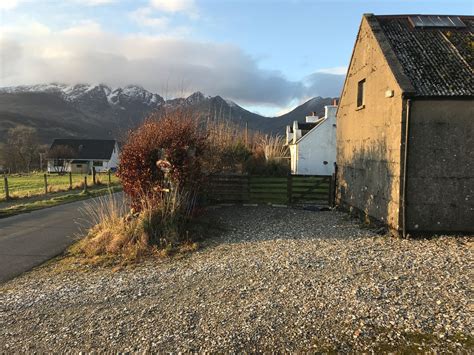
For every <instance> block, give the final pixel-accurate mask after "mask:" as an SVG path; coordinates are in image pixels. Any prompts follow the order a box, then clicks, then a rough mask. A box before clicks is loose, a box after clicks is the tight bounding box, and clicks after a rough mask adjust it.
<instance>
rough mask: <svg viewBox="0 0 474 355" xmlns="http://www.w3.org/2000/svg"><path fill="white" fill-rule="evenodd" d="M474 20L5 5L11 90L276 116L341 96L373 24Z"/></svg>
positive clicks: (405, 9)
mask: <svg viewBox="0 0 474 355" xmlns="http://www.w3.org/2000/svg"><path fill="white" fill-rule="evenodd" d="M364 13H374V14H403V13H404V14H408V13H409V14H414V13H422V14H456V15H461V14H462V15H472V14H473V13H474V1H471V0H469V1H465V0H463V1H460V0H446V1H437V0H397V1H391V0H376V1H361V0H344V1H342V0H333V1H318V0H313V1H309V0H306V1H304V0H286V1H283V0H253V1H251V0H0V87H3V86H13V85H29V84H40V83H51V82H58V83H66V84H75V83H89V84H96V83H105V84H107V85H109V86H111V87H118V86H125V85H130V84H137V85H141V86H143V87H144V88H145V89H147V90H150V91H153V92H156V93H158V94H160V95H162V96H163V97H165V98H173V97H178V96H186V95H188V94H191V93H192V92H194V91H201V92H203V93H204V94H206V95H211V96H214V95H221V96H222V97H224V98H226V99H230V100H233V101H235V102H236V103H238V104H239V105H241V106H243V107H245V108H247V109H249V110H251V111H254V112H258V113H260V114H263V115H266V116H274V115H279V114H283V113H285V112H288V111H289V110H291V109H292V108H294V107H295V106H297V105H299V104H301V103H303V102H304V101H306V100H308V99H310V98H312V97H315V96H324V97H327V96H331V97H335V96H339V94H340V91H341V88H342V83H343V81H344V75H345V72H346V70H347V66H348V64H349V60H350V55H351V52H352V47H353V45H354V41H355V37H356V35H357V30H358V27H359V24H360V21H361V17H362V14H364Z"/></svg>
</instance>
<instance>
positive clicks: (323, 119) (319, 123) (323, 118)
mask: <svg viewBox="0 0 474 355" xmlns="http://www.w3.org/2000/svg"><path fill="white" fill-rule="evenodd" d="M327 119H328V118H327V117H322V118H321V120H320V121H319V122H318V124H317V125H316V126H314V127H313V128H311V129H310V130H309V131H308V132H306V134H305V135H304V136H301V137H300V139H298V140H297V141H296V144H298V143H299V142H301V141H302V140H303V138H304V137H306V136H308V135H310V134H311V133H312V132H313V131H315V130H317V129H318V127H320V126H321V125H322V124H323V123H324V122H325V121H327Z"/></svg>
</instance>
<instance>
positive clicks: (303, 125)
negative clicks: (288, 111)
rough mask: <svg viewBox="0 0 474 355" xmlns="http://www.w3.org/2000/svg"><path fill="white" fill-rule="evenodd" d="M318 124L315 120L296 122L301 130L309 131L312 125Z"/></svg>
mask: <svg viewBox="0 0 474 355" xmlns="http://www.w3.org/2000/svg"><path fill="white" fill-rule="evenodd" d="M317 125H318V123H317V122H302V123H298V128H299V129H301V130H302V131H309V130H312V129H313V128H314V127H316V126H317Z"/></svg>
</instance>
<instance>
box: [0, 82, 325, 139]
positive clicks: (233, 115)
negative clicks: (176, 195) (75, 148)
mask: <svg viewBox="0 0 474 355" xmlns="http://www.w3.org/2000/svg"><path fill="white" fill-rule="evenodd" d="M331 101H332V99H331V98H326V99H323V98H320V97H318V98H314V99H312V100H310V101H308V102H307V103H305V104H303V105H301V106H299V107H297V108H296V109H295V110H293V111H292V112H290V113H288V114H286V115H283V116H280V117H276V118H270V117H263V116H260V115H258V114H255V113H252V112H249V111H247V110H245V109H244V108H242V107H240V106H239V105H238V104H236V103H235V102H233V101H231V100H226V99H224V98H222V97H220V96H213V97H211V96H206V95H204V94H203V93H201V92H199V91H198V92H195V93H193V94H191V95H189V96H188V97H186V98H175V99H171V100H166V101H165V100H164V99H163V98H162V97H161V96H160V95H158V94H156V93H153V92H150V91H148V90H146V89H144V88H143V87H141V86H138V85H128V86H125V87H118V88H111V87H109V86H107V85H104V84H97V85H89V84H76V85H66V84H42V85H29V86H28V85H23V86H14V87H5V88H0V140H1V139H2V138H3V137H4V136H5V134H6V131H7V130H8V129H9V128H11V127H15V126H17V125H26V126H32V127H35V128H36V129H37V131H38V134H39V136H40V139H41V141H43V142H44V143H49V142H50V141H51V140H52V139H53V138H60V137H88V138H106V137H113V138H119V139H121V138H123V137H124V134H125V133H126V132H127V131H128V130H129V129H130V128H133V127H136V126H137V125H138V124H140V122H142V121H143V119H144V118H145V117H146V116H148V115H149V114H150V113H151V112H153V111H160V110H173V109H176V108H180V107H186V108H187V109H190V110H192V111H193V112H195V113H196V114H198V115H200V116H202V117H211V118H212V117H214V118H215V117H219V118H221V119H229V120H232V121H234V122H237V123H240V124H242V125H243V124H244V123H247V124H248V127H249V128H250V129H254V130H260V131H263V132H273V133H283V132H284V129H285V126H286V125H287V124H291V123H292V122H293V120H300V121H301V120H304V117H305V115H306V114H308V113H309V112H311V111H316V112H317V113H320V114H321V113H322V112H323V111H324V105H328V104H330V103H331Z"/></svg>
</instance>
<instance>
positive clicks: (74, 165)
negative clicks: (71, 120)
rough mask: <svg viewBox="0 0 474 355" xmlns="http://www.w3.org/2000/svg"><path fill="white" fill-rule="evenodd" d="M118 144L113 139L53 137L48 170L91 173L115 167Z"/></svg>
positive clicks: (117, 159) (52, 171)
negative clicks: (93, 170)
mask: <svg viewBox="0 0 474 355" xmlns="http://www.w3.org/2000/svg"><path fill="white" fill-rule="evenodd" d="M118 164H119V146H118V143H117V141H116V140H113V139H73V138H70V139H55V140H54V141H53V144H51V147H50V149H49V153H48V172H49V173H55V172H57V173H59V172H71V173H82V174H89V173H92V169H93V168H94V169H95V171H96V172H98V173H100V172H105V171H108V170H112V171H113V170H115V169H117V167H118Z"/></svg>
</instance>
